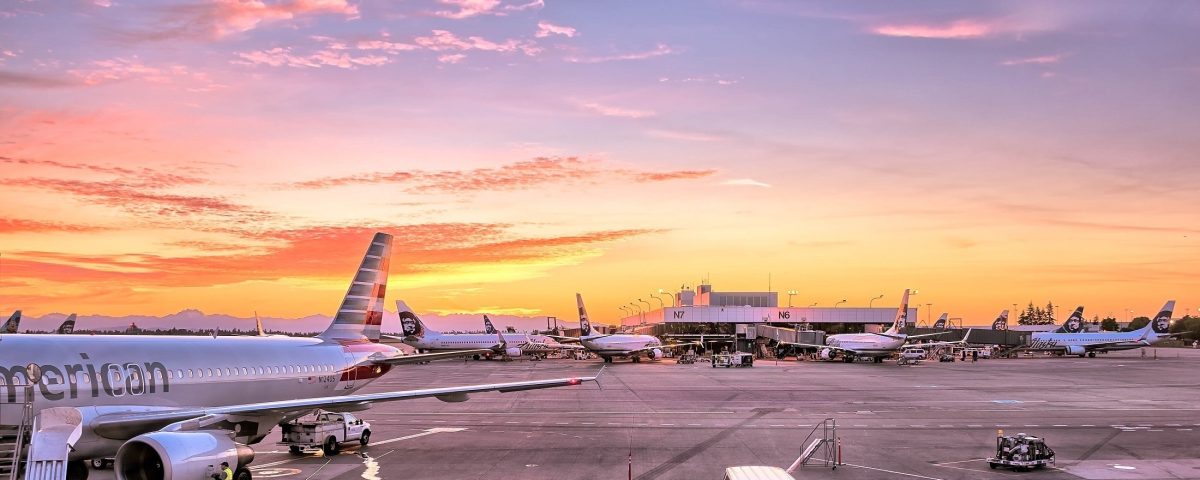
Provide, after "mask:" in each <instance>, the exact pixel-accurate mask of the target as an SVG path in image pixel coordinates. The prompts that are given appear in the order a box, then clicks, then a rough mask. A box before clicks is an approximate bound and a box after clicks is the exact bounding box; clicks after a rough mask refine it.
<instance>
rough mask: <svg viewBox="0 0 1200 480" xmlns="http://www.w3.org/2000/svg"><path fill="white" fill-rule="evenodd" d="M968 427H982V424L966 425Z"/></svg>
mask: <svg viewBox="0 0 1200 480" xmlns="http://www.w3.org/2000/svg"><path fill="white" fill-rule="evenodd" d="M967 427H968V428H982V427H983V425H967Z"/></svg>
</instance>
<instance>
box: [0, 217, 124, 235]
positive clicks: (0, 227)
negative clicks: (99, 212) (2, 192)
mask: <svg viewBox="0 0 1200 480" xmlns="http://www.w3.org/2000/svg"><path fill="white" fill-rule="evenodd" d="M108 229H109V227H100V226H95V225H76V224H70V223H62V222H45V221H39V220H25V219H20V218H0V233H46V232H51V233H57V232H68V233H85V232H98V231H103V230H108Z"/></svg>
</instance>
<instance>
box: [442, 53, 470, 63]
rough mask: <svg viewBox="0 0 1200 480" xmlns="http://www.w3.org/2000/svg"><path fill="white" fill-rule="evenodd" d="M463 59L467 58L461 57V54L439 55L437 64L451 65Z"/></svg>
mask: <svg viewBox="0 0 1200 480" xmlns="http://www.w3.org/2000/svg"><path fill="white" fill-rule="evenodd" d="M464 58H467V56H466V55H463V54H461V53H454V54H450V55H439V56H438V62H440V63H451V64H453V63H458V62H460V61H462V59H464Z"/></svg>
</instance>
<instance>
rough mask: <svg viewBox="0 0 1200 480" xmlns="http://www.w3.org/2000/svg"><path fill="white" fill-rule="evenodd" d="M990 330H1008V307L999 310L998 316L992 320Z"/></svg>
mask: <svg viewBox="0 0 1200 480" xmlns="http://www.w3.org/2000/svg"><path fill="white" fill-rule="evenodd" d="M992 330H1008V309H1005V310H1004V311H1002V312H1000V316H999V317H996V320H995V321H993V322H992Z"/></svg>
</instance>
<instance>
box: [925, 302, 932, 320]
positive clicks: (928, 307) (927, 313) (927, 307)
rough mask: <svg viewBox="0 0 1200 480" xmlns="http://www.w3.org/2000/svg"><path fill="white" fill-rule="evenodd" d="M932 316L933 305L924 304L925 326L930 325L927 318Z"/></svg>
mask: <svg viewBox="0 0 1200 480" xmlns="http://www.w3.org/2000/svg"><path fill="white" fill-rule="evenodd" d="M932 314H933V304H932V303H926V304H925V324H926V325H929V324H930V323H929V316H930V315H932Z"/></svg>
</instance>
